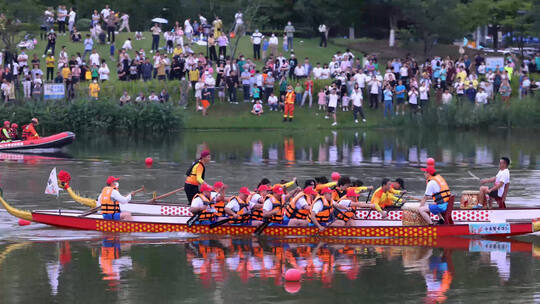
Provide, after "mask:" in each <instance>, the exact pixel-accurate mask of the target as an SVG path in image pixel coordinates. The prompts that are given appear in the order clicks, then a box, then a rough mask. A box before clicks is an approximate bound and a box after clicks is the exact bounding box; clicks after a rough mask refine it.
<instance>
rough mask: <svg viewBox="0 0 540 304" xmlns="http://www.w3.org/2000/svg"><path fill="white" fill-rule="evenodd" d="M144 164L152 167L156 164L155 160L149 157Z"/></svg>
mask: <svg viewBox="0 0 540 304" xmlns="http://www.w3.org/2000/svg"><path fill="white" fill-rule="evenodd" d="M144 163H145V164H146V165H147V166H152V164H153V163H154V160H153V159H152V158H151V157H147V158H146V159H145V160H144Z"/></svg>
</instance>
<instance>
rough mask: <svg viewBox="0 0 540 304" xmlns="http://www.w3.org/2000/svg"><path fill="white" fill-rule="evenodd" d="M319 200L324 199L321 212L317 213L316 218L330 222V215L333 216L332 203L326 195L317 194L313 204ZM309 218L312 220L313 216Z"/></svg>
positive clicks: (322, 221) (321, 221) (323, 221)
mask: <svg viewBox="0 0 540 304" xmlns="http://www.w3.org/2000/svg"><path fill="white" fill-rule="evenodd" d="M318 200H321V201H322V204H323V209H322V210H321V211H320V212H319V213H317V214H315V218H316V219H317V221H318V222H319V223H328V222H329V221H330V217H331V216H332V205H331V204H330V202H328V201H327V200H326V198H324V196H322V195H317V197H315V199H314V200H313V203H312V205H311V206H313V205H315V203H316V202H317V201H318ZM308 220H309V221H310V222H311V218H308Z"/></svg>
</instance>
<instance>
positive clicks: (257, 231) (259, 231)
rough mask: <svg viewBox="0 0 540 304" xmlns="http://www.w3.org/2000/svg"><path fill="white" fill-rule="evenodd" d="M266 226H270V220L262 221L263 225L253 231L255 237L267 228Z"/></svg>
mask: <svg viewBox="0 0 540 304" xmlns="http://www.w3.org/2000/svg"><path fill="white" fill-rule="evenodd" d="M268 225H270V220H269V219H264V221H263V223H262V224H260V225H259V227H257V229H255V232H254V234H255V235H256V236H260V235H261V234H262V233H263V231H264V229H266V227H268Z"/></svg>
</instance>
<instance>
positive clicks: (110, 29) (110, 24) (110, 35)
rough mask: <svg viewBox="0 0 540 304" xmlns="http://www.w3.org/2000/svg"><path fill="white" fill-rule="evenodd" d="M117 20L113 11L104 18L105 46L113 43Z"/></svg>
mask: <svg viewBox="0 0 540 304" xmlns="http://www.w3.org/2000/svg"><path fill="white" fill-rule="evenodd" d="M116 23H117V18H116V14H115V13H114V11H111V12H110V13H109V15H108V16H107V18H105V24H106V25H107V44H110V43H114V41H115V33H114V32H115V31H116Z"/></svg>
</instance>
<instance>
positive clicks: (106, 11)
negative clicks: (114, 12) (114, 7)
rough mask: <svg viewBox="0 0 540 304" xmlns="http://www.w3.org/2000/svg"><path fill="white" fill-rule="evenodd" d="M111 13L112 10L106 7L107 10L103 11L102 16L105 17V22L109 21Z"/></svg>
mask: <svg viewBox="0 0 540 304" xmlns="http://www.w3.org/2000/svg"><path fill="white" fill-rule="evenodd" d="M110 13H111V9H110V8H109V5H108V4H107V5H105V8H104V9H102V10H101V16H103V20H105V19H107V17H109V14H110Z"/></svg>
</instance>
